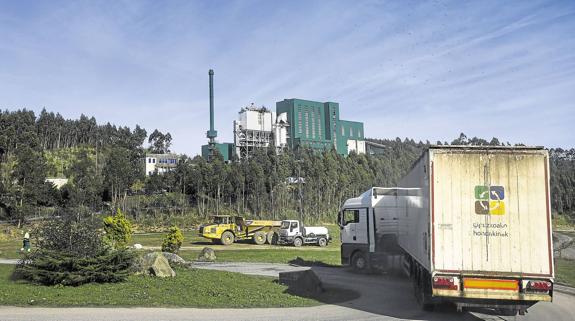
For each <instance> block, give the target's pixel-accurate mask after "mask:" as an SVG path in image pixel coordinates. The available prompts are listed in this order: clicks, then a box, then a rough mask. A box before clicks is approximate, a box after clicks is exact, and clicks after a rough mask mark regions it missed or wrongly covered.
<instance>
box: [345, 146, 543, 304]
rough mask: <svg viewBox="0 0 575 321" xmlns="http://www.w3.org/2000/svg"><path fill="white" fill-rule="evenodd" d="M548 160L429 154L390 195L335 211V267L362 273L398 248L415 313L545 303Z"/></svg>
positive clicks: (489, 151) (538, 155)
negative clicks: (450, 306) (446, 306)
mask: <svg viewBox="0 0 575 321" xmlns="http://www.w3.org/2000/svg"><path fill="white" fill-rule="evenodd" d="M548 158H549V157H548V152H547V150H545V149H543V148H535V147H534V148H530V147H470V146H432V147H430V148H429V149H428V150H427V151H425V152H424V153H423V155H422V156H421V157H420V158H419V159H418V160H417V161H416V162H415V164H414V165H413V167H412V169H411V170H410V171H409V173H408V174H407V175H406V176H405V177H404V178H403V179H402V180H401V182H400V183H399V187H397V188H377V187H375V188H372V189H370V190H369V191H367V192H365V193H364V194H362V196H360V197H358V198H353V199H349V200H347V201H346V202H345V204H344V205H343V207H342V211H341V213H340V216H339V220H338V223H339V224H340V226H341V240H342V245H341V257H342V263H344V264H353V265H354V266H355V267H356V268H358V269H367V268H369V267H370V265H371V264H374V262H377V260H378V259H381V258H382V257H386V256H387V255H388V253H392V254H393V253H395V251H396V250H397V249H399V250H400V252H401V253H402V262H403V268H404V270H405V271H406V272H407V274H408V275H409V276H410V278H411V280H412V282H413V284H414V288H415V290H416V294H417V295H416V296H417V299H418V301H419V302H420V304H421V305H422V307H423V308H425V309H431V308H433V306H434V304H437V303H441V302H453V303H455V304H456V305H457V307H458V309H462V308H464V307H481V308H491V309H498V310H500V311H503V312H505V314H516V313H520V314H523V313H524V312H525V311H526V309H527V308H528V307H530V306H531V305H533V304H535V303H536V302H539V301H552V298H553V282H554V266H553V248H552V246H553V245H552V244H553V243H552V238H551V235H552V234H551V213H550V201H549V200H550V197H549V165H548ZM386 242H387V243H391V244H385V243H386ZM390 249H391V250H390Z"/></svg>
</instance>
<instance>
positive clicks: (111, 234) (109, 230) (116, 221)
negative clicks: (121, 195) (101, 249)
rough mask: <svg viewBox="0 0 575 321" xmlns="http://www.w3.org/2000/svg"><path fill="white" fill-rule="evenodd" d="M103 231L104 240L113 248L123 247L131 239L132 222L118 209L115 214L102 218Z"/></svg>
mask: <svg viewBox="0 0 575 321" xmlns="http://www.w3.org/2000/svg"><path fill="white" fill-rule="evenodd" d="M104 231H105V232H106V234H105V235H104V242H106V244H108V245H109V246H111V247H112V248H114V249H121V248H124V247H126V245H128V243H129V242H130V240H132V233H133V230H132V224H131V223H130V221H128V219H126V217H125V216H124V213H122V211H121V210H120V209H118V210H117V212H116V215H114V216H106V217H105V218H104Z"/></svg>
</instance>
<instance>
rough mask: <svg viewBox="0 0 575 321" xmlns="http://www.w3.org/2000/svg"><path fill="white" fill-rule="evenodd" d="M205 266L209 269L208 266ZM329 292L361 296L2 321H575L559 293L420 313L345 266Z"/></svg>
mask: <svg viewBox="0 0 575 321" xmlns="http://www.w3.org/2000/svg"><path fill="white" fill-rule="evenodd" d="M204 268H209V267H208V266H205V267H204ZM213 268H215V269H219V270H233V269H235V270H236V272H242V273H250V274H258V272H257V271H262V273H264V272H265V273H267V274H266V275H270V274H274V273H278V272H279V271H284V270H289V269H291V268H290V267H288V266H286V265H281V264H280V265H277V264H275V265H274V264H268V265H266V264H257V265H251V266H249V265H241V264H238V263H233V264H230V265H229V266H227V267H226V264H217V265H214V266H213ZM313 270H314V271H315V272H316V273H317V275H318V276H319V277H320V278H321V280H322V281H323V282H324V284H325V285H326V286H327V287H328V288H334V287H339V288H347V289H350V290H353V291H356V292H358V293H359V294H361V295H360V296H359V297H357V298H356V299H353V300H351V301H347V302H343V303H338V304H326V305H321V306H317V307H311V308H275V309H163V308H67V309H62V308H36V307H34V308H20V307H0V320H2V321H11V320H33V321H56V320H58V321H71V320H103V321H112V320H113V321H120V320H121V321H146V320H150V321H152V320H153V321H159V320H175V321H180V320H238V321H241V320H246V321H248V320H249V321H258V320H262V321H263V320H271V321H284V320H306V321H311V320H335V321H338V320H341V321H343V320H345V321H347V320H542V321H545V320H549V321H551V320H552V321H562V320H570V321H574V320H575V315H574V313H573V312H574V310H573V307H575V296H570V295H566V294H561V293H556V294H555V301H554V302H553V303H538V304H536V305H535V306H533V307H532V308H530V309H529V313H528V314H527V315H525V316H517V317H500V316H495V315H486V314H480V313H472V312H463V313H458V312H456V311H455V309H454V308H452V307H450V306H443V307H440V308H439V309H437V311H435V312H424V311H422V310H420V309H419V308H418V307H417V305H416V302H415V299H414V297H413V294H412V290H411V285H410V283H409V282H408V280H406V279H405V278H402V277H397V276H385V275H357V274H353V273H351V272H348V271H346V270H344V269H341V268H326V267H314V268H313Z"/></svg>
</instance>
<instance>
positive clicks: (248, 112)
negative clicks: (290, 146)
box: [234, 103, 289, 158]
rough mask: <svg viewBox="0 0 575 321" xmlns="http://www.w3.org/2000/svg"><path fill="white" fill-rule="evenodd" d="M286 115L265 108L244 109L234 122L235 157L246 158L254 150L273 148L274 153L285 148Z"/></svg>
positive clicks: (286, 132)
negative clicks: (274, 149)
mask: <svg viewBox="0 0 575 321" xmlns="http://www.w3.org/2000/svg"><path fill="white" fill-rule="evenodd" d="M288 127H289V124H288V122H287V114H286V113H281V114H277V113H275V112H273V111H271V110H269V109H267V108H266V107H263V106H262V107H256V106H255V105H254V104H253V103H252V104H251V106H248V107H244V108H242V109H241V110H240V112H239V114H238V120H237V121H234V145H235V152H236V155H238V157H240V158H247V157H249V155H250V154H251V153H252V152H253V151H254V150H255V149H256V148H264V147H266V148H267V147H269V146H270V145H271V146H274V147H275V148H276V152H280V151H281V150H282V149H284V148H285V147H287V135H288Z"/></svg>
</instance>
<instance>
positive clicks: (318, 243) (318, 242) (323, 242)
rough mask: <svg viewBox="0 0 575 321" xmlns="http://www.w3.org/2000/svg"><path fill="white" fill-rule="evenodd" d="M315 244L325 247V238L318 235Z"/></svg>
mask: <svg viewBox="0 0 575 321" xmlns="http://www.w3.org/2000/svg"><path fill="white" fill-rule="evenodd" d="M317 245H319V246H321V247H326V246H327V239H326V238H325V237H320V238H319V240H317Z"/></svg>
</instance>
